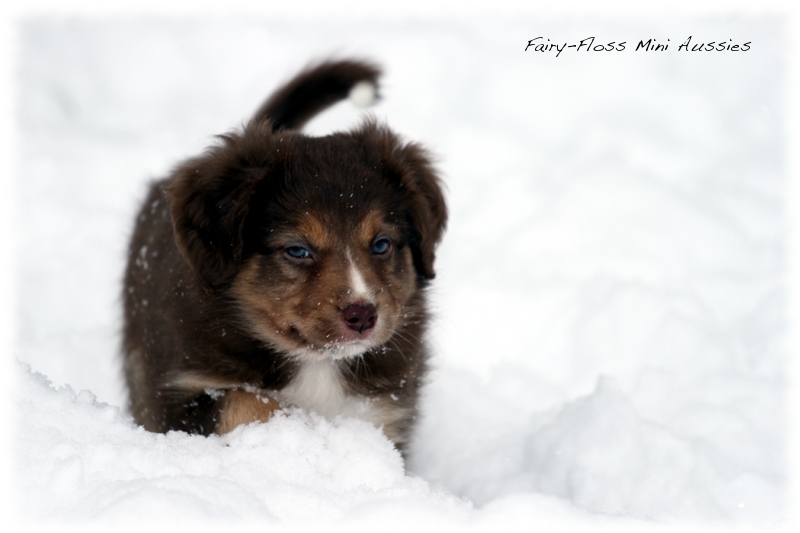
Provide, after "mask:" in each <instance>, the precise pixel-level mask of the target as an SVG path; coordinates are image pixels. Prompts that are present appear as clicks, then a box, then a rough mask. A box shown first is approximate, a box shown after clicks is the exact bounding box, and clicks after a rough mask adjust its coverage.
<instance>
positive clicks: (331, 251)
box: [173, 128, 445, 358]
mask: <svg viewBox="0 0 800 533" xmlns="http://www.w3.org/2000/svg"><path fill="white" fill-rule="evenodd" d="M362 133H364V134H365V135H363V136H358V135H355V134H350V135H341V134H340V135H337V136H331V137H326V138H317V139H314V138H307V137H303V136H299V135H298V136H293V137H282V139H283V140H280V139H278V140H277V146H278V147H279V148H277V149H276V151H277V150H281V151H282V152H283V153H282V154H281V156H280V158H279V159H278V161H271V162H270V164H269V165H264V164H261V165H259V166H258V168H244V169H236V170H231V169H228V170H227V171H226V172H224V173H225V174H226V176H225V178H224V179H227V180H228V183H226V182H225V181H224V179H213V180H204V178H203V177H202V176H200V177H197V174H202V172H198V169H197V168H195V169H194V170H192V169H191V168H189V169H187V170H186V172H184V175H185V176H186V177H187V178H186V180H185V181H187V183H186V184H184V185H187V187H185V188H186V191H184V192H182V193H181V191H180V190H179V188H178V187H177V186H175V187H173V219H174V223H175V231H176V240H177V242H178V244H179V246H180V247H181V251H182V252H183V254H184V257H185V258H186V259H187V261H188V262H189V263H190V265H191V266H192V267H193V268H194V270H195V271H196V272H197V273H198V275H200V277H201V278H204V279H206V280H207V286H208V287H209V288H210V290H211V291H217V290H225V291H227V292H228V294H230V295H232V296H233V300H234V302H235V304H236V305H237V307H238V309H239V312H240V314H241V315H242V317H243V321H244V324H243V326H244V327H245V328H246V329H247V330H248V331H250V333H251V334H252V335H253V336H255V337H256V338H259V339H261V340H262V341H264V342H266V343H268V344H270V345H272V346H274V347H275V348H276V349H277V350H279V351H280V352H282V353H285V354H288V355H293V356H301V357H333V358H342V357H350V356H355V355H359V354H362V353H364V352H366V351H368V350H370V349H374V348H376V347H379V346H381V345H383V344H385V343H386V342H388V341H389V340H390V339H391V337H392V336H393V335H394V334H395V333H396V332H398V330H400V329H401V328H402V327H403V325H404V324H406V323H408V322H411V321H415V320H419V315H420V313H422V312H423V309H421V308H420V306H421V303H420V302H421V299H420V298H415V295H416V294H417V292H418V290H419V289H420V288H421V284H424V281H425V280H426V279H427V278H430V277H432V276H433V272H432V261H433V257H432V255H433V246H435V243H436V242H437V241H438V238H439V235H440V234H441V231H442V229H443V226H444V216H445V215H444V204H443V200H442V198H441V192H440V190H439V186H438V181H437V180H436V178H435V176H434V175H433V174H432V173H431V172H430V169H429V167H428V165H427V162H426V161H425V160H423V161H421V162H420V161H415V160H414V159H413V157H411V156H413V155H419V154H418V152H413V153H409V154H406V155H405V157H404V158H403V157H402V155H403V154H402V149H404V148H405V149H408V147H402V146H398V145H397V144H396V141H395V139H394V138H393V137H391V138H390V139H389V140H391V141H392V142H393V144H387V142H386V141H387V139H386V138H381V137H380V136H379V135H377V133H376V131H375V130H371V131H368V130H367V129H366V128H365V130H364V132H362ZM270 148H271V146H270ZM414 150H416V148H415V149H414ZM226 155H228V156H229V154H226ZM206 167H208V165H206ZM204 170H205V169H204ZM237 176H239V177H238V178H237ZM242 176H243V177H242ZM189 181H191V182H192V183H191V187H188V185H189V183H188V182H189ZM206 181H208V183H205V182H206ZM237 183H238V185H236V184H237ZM179 185H180V183H179ZM198 188H200V189H204V190H205V191H211V193H210V195H211V198H209V196H208V194H205V193H201V194H199V195H196V194H195V193H196V192H197V189H198ZM243 191H244V192H243ZM179 193H180V194H179ZM184 197H186V198H187V199H188V201H183V200H182V198H184ZM195 197H196V198H195ZM200 206H203V207H202V208H201V207H200ZM437 210H438V211H437ZM195 211H198V212H200V214H201V215H202V217H199V218H202V219H203V220H197V221H194V222H193V223H192V224H190V225H188V226H189V227H186V226H187V225H186V224H185V223H184V220H185V219H186V218H187V217H186V216H185V215H186V213H189V217H191V215H193V214H194V212H195ZM214 216H216V218H217V220H206V218H208V217H210V218H212V219H213V218H214ZM199 223H201V224H199ZM203 224H205V225H207V226H208V227H206V228H204V227H202V225H203ZM221 228H226V229H225V230H224V231H222V229H221ZM193 246H194V248H195V249H194V250H193V249H192V248H193ZM198 250H199V252H198ZM215 254H216V255H215ZM209 265H211V266H209ZM220 272H224V273H223V274H220Z"/></svg>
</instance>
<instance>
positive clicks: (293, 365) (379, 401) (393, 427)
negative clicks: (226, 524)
mask: <svg viewBox="0 0 800 533" xmlns="http://www.w3.org/2000/svg"><path fill="white" fill-rule="evenodd" d="M377 73H378V71H377V69H376V68H375V67H374V66H371V65H368V64H365V63H360V62H354V61H342V62H331V63H324V64H322V65H319V66H317V67H315V68H311V69H309V70H307V71H305V72H303V73H301V74H300V75H299V76H298V77H297V78H295V79H294V80H292V81H290V82H289V83H288V84H287V85H285V86H284V87H283V88H282V89H280V90H279V91H277V92H276V95H275V96H273V97H272V98H271V99H270V100H268V101H267V102H266V103H265V104H264V105H263V106H262V107H261V109H260V110H259V112H258V113H257V114H256V117H255V118H254V119H252V120H251V121H250V122H249V123H248V124H246V125H245V127H244V128H243V130H242V131H240V132H234V133H229V134H227V135H223V136H221V137H220V142H219V144H217V145H215V146H212V147H211V148H209V149H208V150H207V151H206V152H205V153H203V154H201V155H200V156H198V157H196V158H194V159H190V160H189V161H187V162H185V163H183V164H182V165H180V166H179V167H177V168H176V169H175V171H174V172H173V173H172V175H171V176H170V177H168V178H166V179H165V180H162V181H159V182H156V183H154V184H153V186H152V187H151V190H150V192H149V195H148V197H147V199H146V200H145V202H144V205H143V207H142V209H141V211H140V213H139V216H138V218H137V220H136V226H135V228H134V233H133V237H132V239H131V245H130V251H129V260H128V267H127V270H126V274H125V291H124V300H125V328H124V339H123V351H124V356H125V371H126V379H127V383H128V387H129V389H130V399H131V405H130V406H131V411H132V413H133V415H134V418H135V419H136V421H137V422H138V423H140V424H142V425H143V426H144V427H145V428H147V429H148V430H151V431H168V430H173V429H180V430H185V431H189V432H194V433H201V434H211V433H215V432H217V433H222V432H227V431H230V430H231V429H233V428H234V427H236V426H237V425H239V424H243V423H248V422H251V421H265V420H267V419H268V418H269V416H270V415H271V414H272V413H273V412H274V410H275V409H277V408H278V407H279V404H278V401H281V402H283V403H284V404H287V405H288V404H297V405H299V406H300V407H305V408H309V409H316V410H320V411H322V412H324V413H326V414H336V413H337V409H338V410H341V411H342V414H352V413H353V412H360V411H358V409H355V408H354V407H353V406H354V405H356V404H358V405H361V406H369V412H368V414H366V415H364V418H366V419H368V420H371V421H372V422H374V423H376V424H377V425H381V426H383V427H384V431H385V432H386V433H387V435H388V436H389V437H390V438H392V440H394V441H395V443H396V444H397V445H398V447H400V448H401V449H402V446H403V444H404V443H405V442H406V441H407V440H408V437H409V432H410V430H411V427H412V424H413V420H414V417H415V414H416V403H417V396H418V389H419V385H420V382H421V379H422V378H423V375H424V372H425V368H426V364H425V361H426V358H427V351H426V348H425V344H424V335H425V328H426V324H427V309H426V303H425V287H426V286H427V284H428V281H429V280H430V279H431V278H433V276H434V268H433V265H434V252H435V248H436V245H437V244H438V242H439V240H440V238H441V235H442V232H443V230H444V226H445V221H446V217H447V214H446V208H445V203H444V198H443V195H442V192H441V188H440V185H439V180H438V178H437V176H436V174H435V172H434V170H433V168H432V166H431V164H430V161H429V157H428V155H427V154H426V152H425V150H424V149H423V148H421V147H420V146H419V145H416V144H413V143H405V142H402V141H401V140H400V139H399V138H398V137H397V136H396V135H395V134H394V133H392V132H391V131H390V130H389V129H388V128H386V127H384V126H381V125H378V124H377V123H376V122H375V121H373V120H367V121H366V122H364V123H363V124H362V125H361V126H360V127H358V128H356V129H355V130H353V131H350V132H341V133H335V134H332V135H329V136H326V137H318V138H312V137H307V136H305V135H303V134H301V133H299V132H297V131H294V130H291V129H289V128H292V127H294V126H297V125H300V124H302V123H303V122H305V121H306V120H308V119H309V118H310V117H311V116H312V115H313V114H314V113H315V112H317V111H320V110H321V109H323V108H324V107H326V106H328V105H330V104H331V103H333V102H335V101H336V100H338V99H341V98H342V97H343V96H346V94H347V90H349V87H351V86H352V85H353V84H354V83H356V82H358V81H363V80H366V81H374V80H375V79H376V78H377ZM298 94H300V95H302V98H301V97H298V96H297V95H298ZM386 240H388V242H389V243H390V244H389V246H388V250H387V251H385V252H384V251H383V247H382V246H381V245H379V244H376V243H379V242H380V241H384V242H383V243H380V244H385V241H386ZM298 247H300V248H302V249H303V250H306V251H307V252H308V254H309V257H303V258H297V257H294V256H293V255H291V252H293V251H296V250H297V248H298ZM364 287H366V291H365V290H364ZM359 291H361V292H359ZM369 306H372V307H370V308H371V309H375V313H376V315H375V316H376V318H375V320H376V321H375V322H374V327H373V326H369V327H366V326H365V329H363V330H360V329H356V328H355V327H354V326H352V325H350V326H348V323H347V321H346V318H343V316H345V315H344V313H345V312H346V310H347V309H349V308H353V307H355V308H358V309H366V308H367V307H369ZM315 380H316V381H315ZM326 380H327V381H326ZM326 395H327V396H326ZM258 396H263V397H271V398H273V400H271V402H270V403H264V402H262V401H261V400H260V399H259V398H258ZM358 402H361V403H358Z"/></svg>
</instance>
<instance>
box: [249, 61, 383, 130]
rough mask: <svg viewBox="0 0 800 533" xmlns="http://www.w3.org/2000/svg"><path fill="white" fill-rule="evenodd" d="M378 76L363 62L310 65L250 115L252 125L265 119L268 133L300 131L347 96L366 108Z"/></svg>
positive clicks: (374, 68) (376, 72) (374, 92)
mask: <svg viewBox="0 0 800 533" xmlns="http://www.w3.org/2000/svg"><path fill="white" fill-rule="evenodd" d="M380 74H381V70H380V68H378V67H377V66H376V65H374V64H372V63H368V62H366V61H357V60H340V61H326V62H324V63H320V64H317V65H312V66H311V67H309V68H307V69H306V70H304V71H303V72H301V73H300V74H298V75H297V76H295V77H294V78H293V79H292V80H290V81H289V82H288V83H286V84H285V85H284V86H283V87H281V88H280V89H278V90H277V91H275V94H273V95H272V96H271V97H270V98H269V99H268V100H267V101H266V102H264V104H263V105H262V106H261V108H259V110H258V111H257V112H256V114H255V115H254V116H253V122H260V121H266V120H268V121H270V122H271V123H272V131H278V130H280V129H300V128H302V127H303V125H304V124H305V123H306V122H308V121H309V120H310V119H311V118H312V117H314V115H316V114H317V113H320V112H321V111H323V110H325V109H326V108H328V107H330V106H332V105H333V104H335V103H336V102H338V101H340V100H344V99H345V98H347V97H348V96H349V97H350V99H351V100H353V101H354V102H355V103H356V104H358V105H361V106H364V107H366V106H368V105H370V104H372V103H373V102H374V101H375V100H376V99H377V82H378V77H379V76H380Z"/></svg>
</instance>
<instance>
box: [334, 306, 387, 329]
mask: <svg viewBox="0 0 800 533" xmlns="http://www.w3.org/2000/svg"><path fill="white" fill-rule="evenodd" d="M342 318H344V322H345V324H347V327H348V328H350V329H353V330H356V331H358V332H359V333H361V332H362V331H365V330H368V329H371V328H373V327H374V326H375V321H376V320H377V319H378V312H377V310H376V309H375V306H374V305H372V304H350V305H348V306H347V307H345V308H344V309H342Z"/></svg>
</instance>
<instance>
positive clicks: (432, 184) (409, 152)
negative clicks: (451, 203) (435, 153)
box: [356, 120, 447, 279]
mask: <svg viewBox="0 0 800 533" xmlns="http://www.w3.org/2000/svg"><path fill="white" fill-rule="evenodd" d="M356 135H357V136H358V135H362V136H363V139H370V138H371V139H373V140H375V141H377V142H378V143H379V146H380V148H379V149H380V150H381V153H382V159H383V161H382V162H383V167H384V170H385V171H387V172H389V173H390V174H393V175H394V176H396V177H397V179H399V181H400V185H401V187H403V189H405V190H406V192H407V194H408V197H409V199H410V207H409V211H408V215H409V219H410V222H411V227H412V230H413V239H412V243H411V250H412V255H413V257H414V266H415V268H416V269H417V272H418V273H419V274H420V275H421V276H422V277H424V278H426V279H433V277H434V276H435V275H436V273H435V271H434V268H433V263H434V259H435V257H436V246H437V245H438V244H439V241H440V240H441V238H442V234H443V233H444V229H445V226H446V225H447V205H446V204H445V201H444V194H443V193H442V185H441V183H440V181H439V177H438V176H437V175H436V171H435V170H434V168H433V164H432V163H431V158H430V156H429V155H428V153H427V151H426V150H425V149H424V148H423V147H422V146H420V145H418V144H415V143H408V144H403V143H401V142H400V140H399V139H398V138H397V136H395V135H394V134H393V133H392V132H391V131H389V130H388V129H387V128H385V127H380V126H377V125H376V124H375V122H374V121H371V120H370V121H367V122H366V123H365V124H364V125H363V126H362V127H361V129H360V130H359V131H358V132H356Z"/></svg>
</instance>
